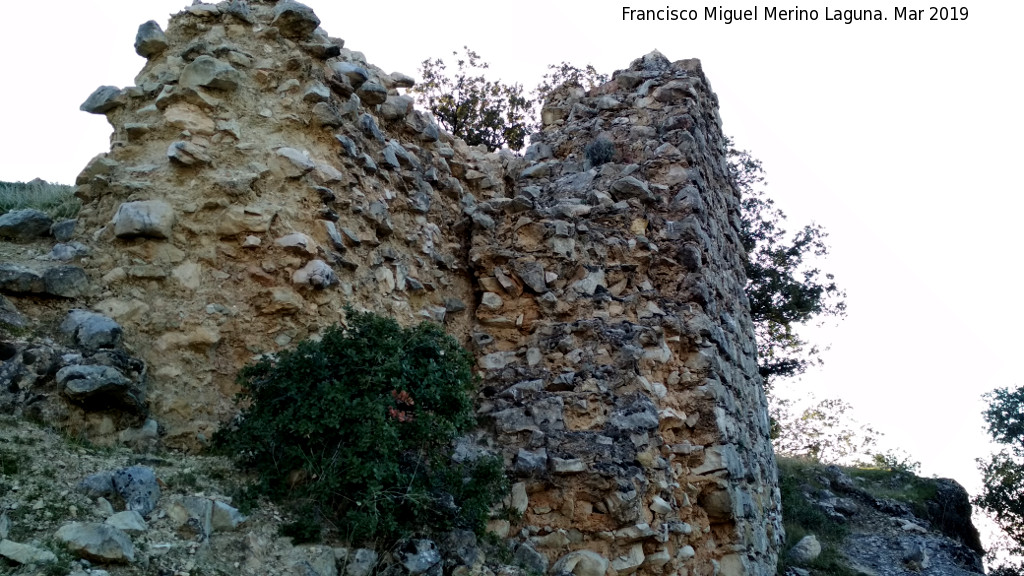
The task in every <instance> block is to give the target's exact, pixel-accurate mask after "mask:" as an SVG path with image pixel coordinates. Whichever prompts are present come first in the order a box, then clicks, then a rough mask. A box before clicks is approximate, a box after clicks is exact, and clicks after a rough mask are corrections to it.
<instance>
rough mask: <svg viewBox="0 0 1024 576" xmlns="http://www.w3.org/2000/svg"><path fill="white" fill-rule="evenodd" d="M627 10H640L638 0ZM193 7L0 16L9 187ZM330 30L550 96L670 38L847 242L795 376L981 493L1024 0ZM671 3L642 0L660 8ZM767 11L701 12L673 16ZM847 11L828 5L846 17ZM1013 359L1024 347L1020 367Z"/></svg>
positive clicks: (1003, 309) (786, 199) (417, 15)
mask: <svg viewBox="0 0 1024 576" xmlns="http://www.w3.org/2000/svg"><path fill="white" fill-rule="evenodd" d="M622 2H626V0H622ZM186 3H187V2H184V1H183V0H145V1H139V0H75V1H55V2H49V3H45V4H41V3H34V2H12V3H9V5H6V6H5V7H4V16H3V18H2V19H0V54H2V55H3V56H2V60H0V77H2V78H3V79H4V88H3V89H2V90H0V136H2V138H0V180H5V181H18V180H23V181H27V180H30V179H32V178H36V177H40V178H43V179H44V180H49V181H57V182H62V183H72V182H73V181H74V178H75V176H76V174H77V173H78V172H79V171H80V170H81V169H82V168H83V167H84V166H85V164H86V162H88V160H89V159H90V158H91V157H93V156H94V155H96V154H98V153H100V152H104V151H106V150H107V149H108V138H109V134H110V128H109V125H108V124H107V123H106V121H105V119H104V118H103V117H102V116H92V115H89V114H86V113H84V112H79V111H78V106H79V104H81V103H82V102H83V101H84V100H85V99H86V97H87V96H88V95H89V94H90V93H91V92H92V91H93V89H95V88H96V87H97V86H100V85H103V84H112V85H117V86H126V85H130V84H132V83H133V78H134V76H135V74H136V73H137V72H138V71H139V70H140V69H141V67H142V65H143V60H142V58H140V57H139V56H137V55H136V54H135V52H134V49H133V47H132V44H133V41H134V37H135V33H136V30H137V28H138V25H139V24H141V23H142V22H145V21H146V20H150V19H155V20H157V21H158V22H159V23H160V24H161V26H164V27H166V24H167V19H168V15H169V14H170V13H173V12H176V11H178V10H180V9H181V8H183V7H184V5H185V4H186ZM307 4H308V5H309V6H311V7H312V8H314V10H316V12H317V14H318V15H319V17H320V19H321V20H322V26H323V28H324V29H325V30H327V31H328V33H330V34H331V35H332V36H336V37H340V38H344V39H345V41H346V47H347V48H349V49H352V50H359V51H362V52H363V53H364V54H366V56H367V59H368V60H369V61H370V62H371V63H373V64H376V65H377V66H379V67H381V68H383V69H385V70H387V71H399V72H404V73H406V74H409V75H412V76H416V75H417V73H418V66H419V63H420V62H421V61H422V60H424V59H425V58H428V57H438V56H441V57H444V56H449V55H450V54H451V52H452V51H453V50H457V49H460V48H461V47H462V46H463V45H468V46H469V47H470V48H472V49H474V50H475V51H477V52H478V53H479V54H480V55H481V56H482V57H483V59H484V60H486V61H488V62H490V63H491V70H492V72H493V74H492V75H493V77H494V78H500V79H502V80H504V81H517V82H521V83H523V84H524V85H525V86H527V87H533V86H535V85H536V83H537V81H538V80H539V79H540V77H541V75H542V74H543V73H544V72H545V71H546V66H547V64H549V63H558V62H561V61H568V62H571V63H574V64H578V65H581V66H582V65H585V64H588V63H590V64H593V65H595V66H596V67H597V68H598V70H600V71H602V72H606V73H611V72H612V71H614V70H616V69H621V68H625V67H627V66H628V65H629V63H630V61H632V60H633V59H635V58H637V57H639V56H641V55H643V54H645V53H647V52H649V51H651V50H653V49H658V50H660V51H661V52H662V53H664V54H665V55H666V56H668V58H669V59H671V60H678V59H683V58H693V57H697V58H700V59H701V61H702V62H703V67H704V72H705V74H706V75H707V76H708V78H709V80H710V82H711V86H712V88H713V89H714V90H715V91H716V92H717V94H718V96H719V100H720V103H721V116H722V119H723V123H724V129H725V132H726V134H729V135H731V136H733V137H734V138H735V139H736V141H737V143H738V144H739V145H740V146H741V147H744V148H747V149H749V150H751V151H752V152H753V153H754V155H755V156H756V157H758V158H760V159H761V160H762V161H763V163H764V166H765V169H766V170H767V172H768V180H769V186H768V190H769V193H770V195H771V196H772V197H773V198H775V200H776V201H777V203H778V205H779V206H780V207H781V208H782V209H783V210H784V211H785V212H787V214H789V216H790V223H791V225H792V227H793V228H796V227H797V226H798V225H801V224H803V223H806V222H809V221H811V220H813V221H815V222H817V223H820V224H822V225H823V226H824V227H825V228H826V229H827V230H828V231H829V232H830V238H829V242H830V245H831V246H832V254H831V256H830V257H829V258H828V260H827V261H826V262H824V263H823V264H822V267H823V268H824V269H825V270H827V271H829V272H833V273H834V274H835V275H836V278H837V281H838V282H839V283H840V284H841V286H842V287H843V288H845V289H846V291H847V295H848V297H847V306H848V309H849V316H848V318H847V319H846V320H845V321H844V322H842V323H841V324H840V325H838V326H837V327H834V328H829V329H827V330H821V331H818V332H814V333H813V334H812V333H810V332H808V334H809V335H812V336H813V338H814V339H815V340H817V341H819V342H821V343H822V344H831V350H830V351H829V352H828V353H827V354H826V356H825V360H826V366H825V367H824V368H823V369H821V370H819V371H816V372H814V373H813V374H809V375H807V376H806V377H804V378H803V380H802V381H801V382H797V383H794V384H793V385H791V386H783V387H780V391H783V392H784V393H792V394H797V395H802V394H805V393H806V392H808V391H810V392H813V393H814V394H815V395H816V396H817V397H818V398H824V397H840V398H843V399H845V400H847V401H848V402H850V403H851V404H852V405H853V407H854V410H853V415H854V417H855V418H857V419H858V420H859V421H861V422H864V423H868V424H871V425H872V426H873V427H875V428H876V429H878V430H880V431H883V432H884V433H885V434H886V444H887V445H888V446H891V447H899V448H902V449H903V450H905V451H907V452H908V453H910V454H911V455H912V456H913V457H914V458H915V459H918V460H920V461H921V462H922V464H923V472H924V473H925V474H935V475H939V476H949V477H953V478H955V479H957V480H958V481H960V482H961V483H962V484H964V485H965V486H966V487H967V488H968V489H969V490H970V491H972V492H976V491H977V489H978V487H979V484H980V481H979V478H978V473H977V471H976V466H975V464H974V459H975V458H976V457H979V456H982V455H983V454H984V453H985V452H986V451H987V450H988V447H987V446H986V445H985V441H986V437H985V435H984V433H983V431H982V425H983V423H982V419H981V416H980V411H981V410H982V408H983V407H984V406H983V403H982V401H981V398H980V396H981V394H982V393H983V392H984V391H986V390H990V389H992V388H994V387H997V386H1015V385H1019V384H1024V380H1022V379H1021V378H1019V377H1018V375H1017V371H1015V370H1014V368H1016V367H1017V366H1016V365H1019V364H1020V361H1019V359H1020V358H1021V357H1022V354H1021V353H1020V352H1019V348H1021V347H1022V346H1024V338H1022V336H1021V331H1020V326H1022V325H1024V301H1022V298H1021V297H1020V296H1019V293H1020V291H1021V284H1022V280H1024V273H1022V262H1021V257H1020V255H1019V251H1018V247H1017V242H1018V238H1017V231H1018V230H1019V225H1018V221H1019V219H1020V215H1021V214H1022V212H1024V194H1022V192H1024V190H1022V186H1021V184H1020V183H1019V178H1020V176H1019V175H1018V174H1017V173H1016V172H1015V169H1014V166H1017V165H1018V164H1019V157H1020V155H1021V153H1022V152H1024V147H1022V145H1021V144H1020V140H1019V139H1020V137H1021V134H1024V112H1022V106H1021V105H1020V104H1019V102H1018V101H1019V100H1020V94H1021V92H1020V90H1018V78H1019V75H1020V72H1019V70H1020V68H1021V66H1020V64H1019V59H1020V57H1021V56H1022V55H1024V41H1022V40H1021V39H1020V38H1021V34H1020V30H1019V26H1020V24H1021V23H1022V22H1024V3H1010V2H1003V3H1000V6H999V9H998V10H995V9H993V8H992V4H993V3H991V2H985V3H982V2H975V1H968V2H963V3H958V4H959V5H960V6H964V7H966V8H967V10H968V17H967V19H966V20H960V21H929V20H927V18H928V17H929V16H930V15H931V12H932V11H931V10H929V9H928V7H927V5H925V4H920V5H913V6H912V8H917V9H923V10H924V11H923V16H924V18H925V20H924V21H916V22H912V21H895V19H894V17H895V10H894V8H895V7H896V6H900V5H899V4H885V3H866V2H863V1H861V0H851V1H850V2H848V3H847V6H856V7H857V9H860V8H872V9H875V8H877V9H879V10H881V13H882V15H883V16H884V17H887V18H888V20H887V21H882V22H854V23H852V24H849V25H847V24H844V23H842V22H841V21H840V22H837V21H826V20H825V18H826V15H825V14H826V12H825V5H824V4H821V3H817V2H801V3H800V8H803V9H816V10H818V14H819V18H818V20H816V21H806V20H805V21H797V22H779V21H771V22H766V21H764V19H763V11H764V8H765V6H764V5H756V6H757V10H758V12H759V15H760V16H762V18H761V19H760V20H759V21H757V22H735V23H732V24H728V25H727V24H725V23H723V22H713V21H707V20H703V18H701V19H699V20H698V21H693V22H680V21H676V22H668V21H663V22H639V21H633V22H628V21H623V20H622V7H623V6H622V3H617V4H616V3H611V2H607V1H595V2H586V3H583V2H579V3H576V2H564V1H563V2H554V1H551V0H547V1H544V2H540V1H537V0H522V1H519V2H514V3H506V2H501V3H497V2H495V3H486V2H479V1H473V2H469V1H461V2H458V1H450V0H433V1H431V2H422V1H417V2H404V1H392V2H383V3H377V2H342V1H337V0H335V1H325V0H309V2H307ZM666 4H668V2H665V1H664V0H660V1H652V2H649V3H646V4H639V3H637V4H631V6H632V7H634V8H650V9H664V8H665V7H666ZM716 6H722V7H725V8H733V9H746V8H754V7H755V4H753V3H737V2H726V3H719V4H713V3H708V4H694V3H685V4H679V5H675V6H673V7H674V8H694V9H696V10H697V11H698V13H699V14H698V16H700V17H703V16H704V8H705V7H716ZM829 10H832V9H829ZM1014 358H1018V360H1017V361H1014V360H1013V359H1014Z"/></svg>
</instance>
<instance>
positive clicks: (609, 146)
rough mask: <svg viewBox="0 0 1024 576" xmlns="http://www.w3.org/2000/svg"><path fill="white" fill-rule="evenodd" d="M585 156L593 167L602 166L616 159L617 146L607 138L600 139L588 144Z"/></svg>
mask: <svg viewBox="0 0 1024 576" xmlns="http://www.w3.org/2000/svg"><path fill="white" fill-rule="evenodd" d="M583 154H584V156H586V158H587V162H589V163H590V165H591V166H592V167H596V166H600V165H602V164H606V163H608V162H611V161H612V160H613V159H614V158H615V144H614V143H613V142H612V141H611V140H608V139H607V138H598V139H597V140H594V141H593V142H591V143H590V144H587V147H586V148H585V149H584V150H583Z"/></svg>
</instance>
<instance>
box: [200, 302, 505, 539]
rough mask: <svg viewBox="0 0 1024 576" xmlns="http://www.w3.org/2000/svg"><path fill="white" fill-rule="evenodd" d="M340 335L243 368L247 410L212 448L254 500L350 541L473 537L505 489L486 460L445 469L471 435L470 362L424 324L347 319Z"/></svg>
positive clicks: (359, 316)
mask: <svg viewBox="0 0 1024 576" xmlns="http://www.w3.org/2000/svg"><path fill="white" fill-rule="evenodd" d="M347 324H348V326H347V328H340V327H337V326H335V327H332V328H330V329H328V330H327V331H326V332H325V333H324V335H323V337H322V339H321V340H319V341H317V342H314V341H305V342H302V343H300V344H299V345H298V346H297V347H296V348H294V349H293V350H290V351H285V352H282V353H280V354H278V355H276V356H275V357H272V358H266V359H263V360H261V361H260V362H258V363H256V364H254V365H250V366H248V367H246V368H244V369H243V370H242V371H241V373H240V375H239V382H240V384H241V385H242V387H243V393H242V396H241V400H242V402H243V405H245V406H247V407H246V408H245V409H244V410H243V411H242V413H241V416H240V419H239V420H238V421H237V422H236V423H235V424H234V425H233V426H231V427H230V428H226V429H224V430H222V432H221V433H219V434H218V436H217V442H218V444H220V445H221V446H223V447H225V448H227V449H228V450H229V451H230V452H232V453H234V454H236V455H237V456H238V457H239V462H240V464H241V465H243V466H244V467H246V468H249V469H251V470H253V471H255V472H256V473H257V474H258V477H259V481H258V482H259V483H258V486H257V490H258V491H259V492H260V493H262V494H264V495H266V496H268V497H270V498H272V499H276V500H285V501H288V502H290V503H292V504H293V505H297V506H299V507H300V508H302V509H303V510H304V511H305V513H306V514H307V515H308V514H309V513H310V512H312V513H314V516H316V517H318V518H323V519H325V520H329V521H330V522H331V523H332V524H335V525H336V526H337V528H338V530H339V531H340V533H341V534H342V535H343V536H346V537H349V538H350V539H351V540H353V541H359V540H370V539H385V540H387V539H392V538H395V537H399V536H402V535H404V534H409V533H412V532H431V531H441V530H448V529H451V528H454V527H464V528H471V529H474V530H476V531H478V532H479V531H481V530H482V529H483V525H484V522H485V521H486V518H487V514H488V512H489V510H490V507H491V505H492V504H493V503H494V502H495V500H496V499H497V498H500V497H501V496H502V495H503V494H504V493H505V486H504V482H505V478H504V472H503V470H502V466H501V462H500V460H499V459H498V458H496V457H491V458H483V459H480V460H475V461H464V462H455V461H454V460H452V458H451V452H452V443H453V441H454V439H455V438H456V437H457V436H458V435H460V434H461V433H463V432H465V431H467V430H469V429H470V428H471V427H472V426H473V425H474V418H473V406H472V400H471V398H470V394H471V393H472V391H473V388H474V378H473V372H472V357H471V356H470V354H469V353H468V352H466V350H464V349H463V348H462V347H461V346H460V345H459V344H458V342H456V341H455V339H454V338H452V337H451V336H449V335H447V334H445V333H444V331H443V330H442V329H441V328H440V327H438V326H437V325H434V324H429V323H423V324H420V325H419V326H415V327H410V328H402V327H400V326H399V325H398V324H397V323H396V322H395V321H394V320H391V319H389V318H385V317H381V316H378V315H375V314H372V313H358V312H354V311H352V310H351V309H349V310H348V311H347Z"/></svg>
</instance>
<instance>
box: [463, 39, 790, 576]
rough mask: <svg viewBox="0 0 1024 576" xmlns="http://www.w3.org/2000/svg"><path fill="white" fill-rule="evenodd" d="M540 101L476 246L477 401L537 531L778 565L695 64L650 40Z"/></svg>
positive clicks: (549, 537)
mask: <svg viewBox="0 0 1024 576" xmlns="http://www.w3.org/2000/svg"><path fill="white" fill-rule="evenodd" d="M543 116H544V123H545V128H544V131H543V133H542V134H541V135H540V137H539V139H537V138H535V139H534V144H533V145H532V146H531V147H530V148H529V149H528V150H527V152H526V154H525V160H526V165H525V167H524V169H523V170H522V171H521V172H519V173H518V174H517V175H516V176H517V179H516V182H515V187H514V193H513V197H512V198H497V199H492V200H489V201H487V202H482V203H481V204H479V205H477V206H476V207H475V210H476V212H473V213H472V215H473V217H474V221H475V223H476V226H475V228H474V235H473V244H472V248H471V250H470V262H471V265H472V268H473V270H474V272H475V274H476V280H477V282H478V283H479V285H480V287H481V290H483V291H484V292H483V294H482V297H481V305H480V306H479V307H478V308H477V313H476V314H477V319H478V322H479V324H480V326H481V330H482V331H486V332H487V333H488V335H489V336H490V337H493V339H494V341H493V343H490V344H488V345H487V346H485V347H484V349H483V352H482V355H481V357H480V365H481V367H483V368H485V369H487V377H486V381H485V382H486V384H487V388H486V389H485V396H486V399H485V400H484V401H483V402H482V405H481V409H480V411H481V413H483V414H486V415H487V416H489V417H490V418H491V419H492V420H493V422H494V427H495V430H496V432H497V435H498V436H499V437H500V438H501V439H502V442H501V445H502V446H503V447H504V450H505V453H506V456H507V457H508V459H509V460H510V461H511V462H513V469H514V472H515V474H517V475H518V476H519V477H521V478H522V480H523V481H522V483H521V484H520V485H518V486H517V489H518V490H520V491H525V492H526V493H527V494H528V495H529V502H528V504H526V505H525V506H524V507H521V510H522V511H523V512H524V514H525V521H526V523H527V524H528V525H529V526H530V536H529V542H530V543H531V544H533V545H534V546H535V547H536V549H537V550H539V551H541V552H547V553H548V555H551V556H555V555H556V554H553V552H554V551H556V550H561V549H565V548H567V547H568V548H574V549H584V548H585V549H589V550H592V551H595V552H598V553H599V554H601V555H602V556H603V557H605V558H608V559H610V560H611V569H612V570H614V571H615V572H616V573H620V574H621V573H630V572H632V571H636V570H639V571H640V572H651V573H658V572H663V573H676V572H679V573H684V571H685V570H689V573H690V574H771V573H774V571H775V566H774V557H775V552H774V550H776V547H777V545H778V543H779V541H780V538H781V528H780V522H779V518H778V515H777V511H778V502H779V495H778V492H777V487H776V483H775V475H776V472H775V462H774V459H773V457H772V451H771V447H770V444H769V441H768V418H767V409H766V404H765V398H764V395H763V393H762V391H761V386H760V379H759V377H758V375H757V365H756V358H755V343H754V339H753V328H752V325H751V320H750V314H749V310H748V304H747V301H746V298H745V295H744V292H743V289H744V284H745V277H744V276H743V272H742V270H743V261H742V254H743V252H742V250H743V249H742V247H741V245H740V240H739V237H738V231H739V227H740V223H739V221H738V218H739V209H738V205H739V196H738V193H737V192H736V190H735V188H734V187H733V185H732V184H731V180H730V178H729V175H728V168H727V164H726V162H725V142H724V139H723V136H722V134H721V126H720V120H719V119H718V116H717V99H716V97H715V96H714V94H713V93H712V92H711V90H710V88H709V86H708V83H707V80H706V78H705V77H704V75H703V74H702V72H701V70H700V63H699V62H698V61H696V60H688V61H682V62H677V63H675V64H672V63H670V62H669V61H668V60H667V59H665V57H664V56H662V55H661V54H659V53H657V52H655V53H652V54H649V55H647V56H645V57H643V58H641V59H639V60H637V61H636V62H634V63H633V65H632V66H631V67H630V68H629V69H628V70H624V71H620V72H618V73H616V74H615V76H614V78H613V80H612V81H611V82H609V83H608V84H606V85H604V86H602V87H600V88H598V89H596V90H594V91H593V92H592V93H591V94H589V95H585V94H583V93H582V91H579V90H576V91H574V90H572V89H571V88H568V87H566V88H563V89H562V91H561V92H560V93H559V94H557V95H556V96H555V98H554V99H552V100H550V101H549V102H548V105H547V106H546V107H545V109H544V111H543ZM608 158H611V161H608V162H605V163H602V164H600V165H596V166H592V164H595V163H596V162H600V161H603V160H606V159H608ZM479 212H484V213H485V214H486V215H488V217H487V218H483V217H481V218H477V215H478V214H479Z"/></svg>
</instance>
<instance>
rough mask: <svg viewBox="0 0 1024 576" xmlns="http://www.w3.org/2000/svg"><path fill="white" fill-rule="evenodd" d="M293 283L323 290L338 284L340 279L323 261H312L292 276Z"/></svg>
mask: <svg viewBox="0 0 1024 576" xmlns="http://www.w3.org/2000/svg"><path fill="white" fill-rule="evenodd" d="M292 283H294V284H299V285H303V286H305V285H309V286H312V287H313V288H320V289H322V288H327V287H328V286H333V285H335V284H337V283H338V277H337V275H335V274H334V270H333V269H332V268H331V267H330V266H329V265H328V264H327V263H326V262H324V261H323V260H310V261H309V263H308V264H306V265H305V266H303V267H302V268H300V269H298V270H296V271H295V274H292Z"/></svg>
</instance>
